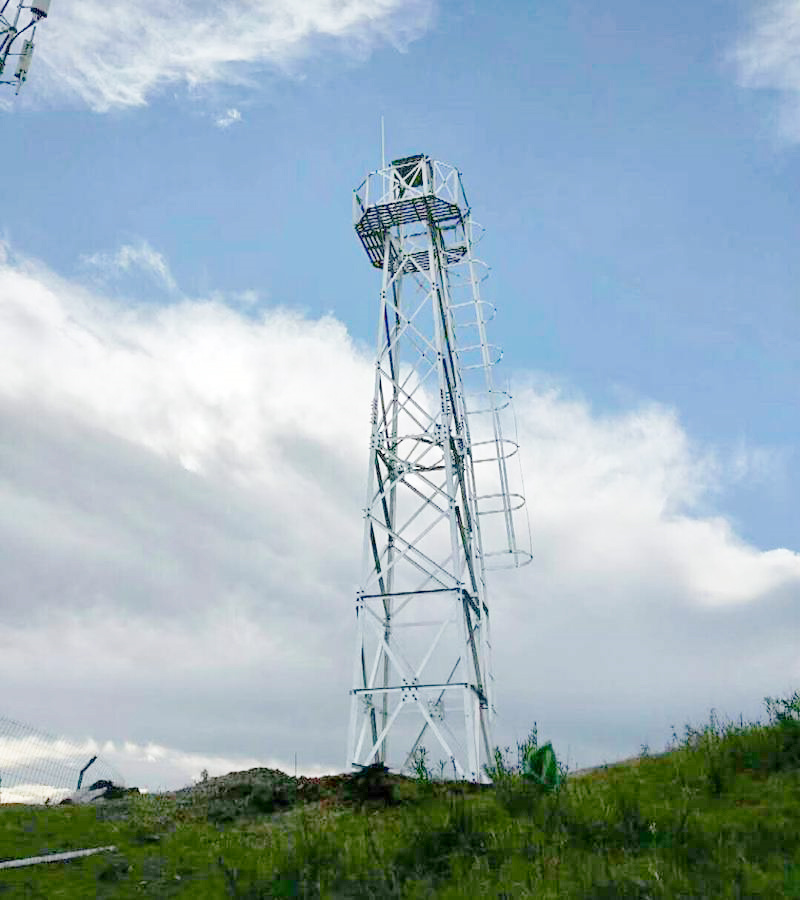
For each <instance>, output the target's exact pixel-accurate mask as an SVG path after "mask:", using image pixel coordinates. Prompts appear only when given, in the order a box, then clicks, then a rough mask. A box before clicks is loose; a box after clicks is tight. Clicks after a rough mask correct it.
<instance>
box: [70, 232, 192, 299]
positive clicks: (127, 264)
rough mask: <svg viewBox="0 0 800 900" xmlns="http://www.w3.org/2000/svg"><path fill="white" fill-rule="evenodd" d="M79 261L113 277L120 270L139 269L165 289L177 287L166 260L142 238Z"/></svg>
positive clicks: (104, 274)
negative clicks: (112, 251)
mask: <svg viewBox="0 0 800 900" xmlns="http://www.w3.org/2000/svg"><path fill="white" fill-rule="evenodd" d="M81 262H82V263H83V264H84V265H85V266H89V267H91V268H93V269H95V270H97V272H99V273H100V274H101V275H102V276H106V277H108V276H112V277H113V276H114V275H117V274H119V273H120V272H131V271H132V270H139V271H141V272H144V273H145V274H147V275H149V276H150V277H152V278H154V279H155V280H156V281H157V282H159V283H160V284H162V285H163V286H164V287H165V288H167V290H170V291H174V290H175V289H176V287H177V285H176V284H175V279H174V278H173V277H172V273H171V272H170V270H169V265H168V264H167V261H166V260H165V259H164V257H163V256H162V255H161V254H160V253H159V252H158V251H157V250H154V249H153V248H152V247H151V246H150V244H148V243H147V241H144V240H140V241H139V242H138V243H136V244H123V245H122V246H121V247H120V248H119V249H118V250H116V251H115V252H114V253H93V254H90V255H86V256H83V257H81Z"/></svg>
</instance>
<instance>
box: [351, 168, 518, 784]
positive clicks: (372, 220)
mask: <svg viewBox="0 0 800 900" xmlns="http://www.w3.org/2000/svg"><path fill="white" fill-rule="evenodd" d="M354 220H355V229H356V232H357V234H358V236H359V238H360V239H361V242H362V243H363V245H364V249H365V250H366V252H367V256H368V257H369V259H370V261H371V262H372V264H373V266H375V267H376V268H379V269H381V271H382V273H383V278H382V285H381V293H380V314H379V324H378V340H377V360H376V367H375V394H374V399H373V405H372V437H371V443H370V462H369V474H368V487H367V499H366V508H365V510H364V558H363V578H362V581H361V587H360V590H359V592H358V596H357V601H356V613H357V623H358V627H357V645H356V653H355V665H354V676H353V684H354V687H353V689H352V691H351V713H350V729H349V737H348V750H347V768H348V770H350V769H352V768H353V767H354V766H364V765H368V764H370V763H373V762H383V763H384V764H386V765H388V764H389V761H390V754H389V748H390V741H389V735H390V733H391V749H392V751H393V756H392V757H391V759H392V762H393V764H394V767H395V768H396V769H398V770H400V771H404V770H405V771H408V769H409V764H410V763H411V761H412V758H413V756H414V753H415V751H416V750H417V748H418V747H420V746H422V741H423V738H424V737H425V734H426V732H427V731H428V730H430V735H431V736H432V737H433V738H434V739H435V741H436V742H437V744H438V749H439V750H440V754H439V759H440V760H441V762H443V763H444V764H445V765H446V767H447V774H448V775H449V774H450V767H451V766H452V773H453V777H456V778H465V779H468V780H470V781H478V780H481V781H486V780H488V778H487V776H486V773H485V772H484V768H483V767H484V765H485V764H487V763H489V761H490V759H491V749H492V746H493V745H492V735H491V728H492V723H493V719H494V715H495V708H494V687H493V676H492V668H491V643H490V635H489V607H488V603H487V594H486V570H487V568H489V567H490V566H488V565H487V563H488V562H489V561H491V562H498V561H499V562H500V564H501V565H500V566H491V568H494V567H506V566H508V565H511V566H515V565H520V564H522V563H524V562H527V561H529V560H530V553H529V552H527V551H526V550H521V549H520V547H519V543H518V541H519V536H520V531H525V535H526V537H527V538H528V540H529V532H528V531H527V529H525V528H521V527H520V525H521V524H522V525H523V526H524V525H525V524H526V522H522V523H519V522H517V521H516V517H515V512H516V511H517V510H519V509H521V508H522V507H523V505H524V502H525V501H524V497H523V495H522V493H521V491H520V492H515V491H513V490H512V489H511V488H510V485H509V468H508V465H507V461H508V459H509V458H510V457H511V456H513V455H514V454H515V453H516V451H517V449H518V446H517V444H516V442H515V441H511V440H508V439H506V438H504V437H503V433H502V428H501V410H502V409H503V408H504V407H507V406H508V405H509V403H510V399H511V398H510V396H509V395H508V394H507V393H506V392H505V391H498V390H496V389H495V387H494V383H493V375H492V367H493V365H494V364H495V363H496V362H497V361H498V360H499V358H500V355H501V354H500V353H499V352H497V351H496V350H495V348H494V347H493V346H492V345H491V344H489V343H488V341H487V336H486V322H487V321H488V319H489V318H491V314H492V312H493V307H492V306H491V304H489V303H487V302H486V301H484V300H482V299H481V296H480V283H481V281H482V280H483V279H484V278H485V273H486V267H485V266H484V265H483V263H481V262H480V261H479V260H477V259H476V258H475V256H474V252H473V249H474V248H473V234H474V232H476V231H477V226H476V225H475V224H474V223H473V220H472V218H471V214H470V207H469V205H468V203H467V200H466V196H465V194H464V189H463V185H462V182H461V176H460V173H459V172H458V171H457V170H456V169H454V168H453V167H452V166H449V165H446V164H444V163H441V162H438V161H436V160H433V159H431V158H429V157H427V156H424V155H418V156H410V157H407V158H404V159H397V160H395V161H394V162H392V163H391V164H390V165H389V166H386V167H384V168H383V169H380V170H379V171H377V172H374V173H371V174H370V175H369V176H367V178H366V180H365V181H364V182H363V183H362V184H361V185H360V186H359V187H358V188H357V189H356V191H355V197H354ZM471 431H472V432H474V433H473V434H471ZM476 473H477V476H478V481H477V482H476ZM482 525H483V534H482ZM487 526H488V527H487ZM487 538H489V539H491V540H494V541H495V544H494V545H493V546H492V547H489V546H488V544H487V545H486V546H485V545H484V541H485V540H487ZM442 754H443V755H444V758H443V759H441V755H442ZM433 761H436V754H435V753H434V757H433Z"/></svg>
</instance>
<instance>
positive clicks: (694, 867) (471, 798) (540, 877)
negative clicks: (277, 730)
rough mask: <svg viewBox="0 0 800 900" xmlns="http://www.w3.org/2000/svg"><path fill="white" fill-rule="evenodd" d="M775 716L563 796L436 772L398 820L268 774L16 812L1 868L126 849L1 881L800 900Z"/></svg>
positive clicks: (792, 706)
mask: <svg viewBox="0 0 800 900" xmlns="http://www.w3.org/2000/svg"><path fill="white" fill-rule="evenodd" d="M767 708H768V711H769V713H770V721H769V723H767V724H759V723H749V724H748V725H745V724H744V723H743V722H741V721H740V723H739V725H734V724H732V723H728V724H726V725H722V724H720V723H719V722H718V721H717V719H716V717H715V716H714V714H713V712H712V715H711V721H710V723H709V724H708V725H706V726H704V727H703V728H702V729H699V730H695V729H692V728H690V727H688V726H687V728H686V733H685V735H684V737H683V738H682V739H678V737H677V735H674V741H673V744H672V746H671V747H670V748H669V752H668V753H666V754H664V755H659V756H657V757H650V756H648V755H644V756H643V757H642V758H641V760H640V761H639V763H638V764H637V765H621V766H616V767H614V766H609V767H606V768H604V769H602V770H599V771H597V772H593V773H590V774H587V775H584V776H581V777H569V775H567V777H566V779H564V780H563V781H562V783H561V785H560V786H559V787H558V788H557V789H555V790H551V791H547V790H544V789H542V788H541V787H540V786H537V785H536V784H534V783H532V782H531V781H530V780H529V779H526V778H525V777H524V776H523V775H522V774H520V765H519V764H518V765H516V766H515V765H512V764H511V763H510V762H508V761H507V760H506V759H505V758H504V756H503V754H502V753H501V752H500V751H499V750H498V751H496V756H495V765H494V767H493V769H492V774H493V777H494V784H493V785H492V786H491V787H480V786H476V785H465V784H459V783H455V782H442V781H437V780H435V779H433V777H432V775H431V773H430V772H429V770H428V769H427V766H426V765H425V758H424V755H420V756H418V758H417V764H418V765H417V771H418V777H417V779H416V780H411V779H400V778H399V777H397V776H393V777H391V778H390V779H389V783H390V785H391V793H392V798H391V799H392V802H389V803H386V802H382V801H381V800H380V799H373V800H366V801H363V800H362V799H361V798H360V797H359V789H358V786H357V785H356V784H355V783H354V782H353V780H352V778H348V777H345V776H339V777H338V778H336V777H332V778H330V779H322V780H321V781H319V782H313V783H312V782H308V781H303V780H298V781H297V782H295V780H294V779H291V778H289V777H288V776H277V773H269V774H270V777H269V778H267V776H266V775H264V777H263V778H261V777H260V776H259V777H255V776H252V775H251V777H250V778H249V780H248V779H245V778H244V777H242V778H241V779H239V781H237V780H236V779H235V778H233V779H231V778H230V777H229V778H228V780H227V781H226V782H224V783H223V781H222V780H216V779H212V780H211V781H209V782H208V789H207V790H204V786H203V785H199V786H198V788H197V789H196V790H195V791H193V792H190V793H187V794H180V793H179V794H172V795H143V796H130V797H127V798H125V799H122V800H116V801H112V802H109V803H105V804H102V805H98V806H96V807H68V806H65V807H41V806H39V807H33V806H8V807H0V858H14V857H23V856H33V855H37V854H42V853H48V852H58V851H64V850H71V849H81V848H84V847H91V846H102V845H108V844H114V845H116V846H117V848H118V849H117V851H116V852H114V853H105V854H98V855H96V856H93V857H88V858H85V859H81V860H75V861H72V862H66V863H51V864H46V865H38V866H35V867H30V868H24V869H16V870H4V871H0V897H2V896H8V897H43V898H58V897H69V898H71V897H75V898H86V897H164V898H171V897H209V898H213V897H221V898H224V897H241V898H262V897H264V898H265V897H337V898H339V897H341V898H346V897H353V898H356V897H376V898H384V897H404V898H422V897H439V898H476V897H494V898H501V897H506V898H512V897H513V898H516V897H537V898H564V897H580V898H648V897H652V898H660V897H665V898H666V897H668V898H673V897H683V898H690V897H691V898H697V897H710V898H728V897H730V898H744V897H758V898H769V897H775V898H783V897H798V898H800V695H798V694H797V693H795V695H794V696H793V697H792V698H790V699H789V700H781V701H772V700H769V699H767ZM535 745H536V733H535V730H534V731H533V732H532V733H531V737H530V738H529V739H528V741H527V742H526V743H525V744H523V745H521V746H520V747H519V748H518V750H519V757H520V760H522V759H523V758H524V752H525V751H526V750H528V749H530V747H531V746H535ZM506 752H508V751H506ZM276 778H277V780H276Z"/></svg>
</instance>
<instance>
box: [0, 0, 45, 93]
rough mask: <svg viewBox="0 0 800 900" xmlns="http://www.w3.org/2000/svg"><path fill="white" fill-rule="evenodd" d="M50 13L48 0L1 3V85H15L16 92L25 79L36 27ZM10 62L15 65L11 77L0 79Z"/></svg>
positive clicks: (22, 0) (5, 0)
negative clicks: (14, 62) (12, 76)
mask: <svg viewBox="0 0 800 900" xmlns="http://www.w3.org/2000/svg"><path fill="white" fill-rule="evenodd" d="M9 7H11V9H10V10H9ZM49 11H50V0H31V2H30V3H26V2H25V0H14V2H12V0H0V84H15V85H16V86H17V93H19V89H20V88H21V87H22V85H23V84H24V83H25V81H26V80H27V78H28V70H29V69H30V67H31V59H32V58H33V37H34V35H35V34H36V26H37V25H38V23H39V22H40V21H41V20H42V19H44V18H46V17H47V13H48V12H49ZM23 35H25V37H24V38H23ZM13 59H16V62H17V65H16V68H15V69H14V78H13V79H12V80H8V79H3V77H2V76H3V73H4V72H5V69H6V66H7V64H8V63H9V61H10V60H13ZM6 74H10V73H6Z"/></svg>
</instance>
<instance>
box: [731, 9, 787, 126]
mask: <svg viewBox="0 0 800 900" xmlns="http://www.w3.org/2000/svg"><path fill="white" fill-rule="evenodd" d="M732 58H733V60H734V62H735V64H736V65H737V68H738V74H739V82H740V84H741V85H742V86H744V87H749V88H762V89H766V90H770V91H775V92H777V93H778V94H779V95H780V111H779V116H780V129H781V131H782V133H783V134H784V136H786V137H787V138H788V139H790V140H793V141H800V2H798V0H761V2H759V3H757V4H756V5H755V6H754V10H753V17H752V24H751V27H750V30H749V32H748V33H747V34H746V35H745V36H744V37H743V38H742V39H741V40H740V41H739V43H738V44H737V46H736V47H735V48H734V50H733V52H732Z"/></svg>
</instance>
